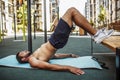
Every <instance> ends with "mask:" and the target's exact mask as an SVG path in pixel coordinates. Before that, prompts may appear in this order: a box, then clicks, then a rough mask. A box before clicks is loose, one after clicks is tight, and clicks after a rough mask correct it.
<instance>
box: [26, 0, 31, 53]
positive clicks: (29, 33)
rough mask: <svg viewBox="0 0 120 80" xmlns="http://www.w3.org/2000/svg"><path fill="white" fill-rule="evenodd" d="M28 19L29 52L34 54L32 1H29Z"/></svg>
mask: <svg viewBox="0 0 120 80" xmlns="http://www.w3.org/2000/svg"><path fill="white" fill-rule="evenodd" d="M27 9H28V11H27V19H28V50H29V51H30V52H31V53H32V35H31V0H27Z"/></svg>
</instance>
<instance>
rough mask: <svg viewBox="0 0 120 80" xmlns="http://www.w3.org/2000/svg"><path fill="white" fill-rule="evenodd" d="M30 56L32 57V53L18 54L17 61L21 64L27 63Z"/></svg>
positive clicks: (23, 52)
mask: <svg viewBox="0 0 120 80" xmlns="http://www.w3.org/2000/svg"><path fill="white" fill-rule="evenodd" d="M29 56H30V52H29V51H27V50H25V51H21V52H18V53H17V54H16V59H17V61H18V62H19V63H27V62H28V57H29Z"/></svg>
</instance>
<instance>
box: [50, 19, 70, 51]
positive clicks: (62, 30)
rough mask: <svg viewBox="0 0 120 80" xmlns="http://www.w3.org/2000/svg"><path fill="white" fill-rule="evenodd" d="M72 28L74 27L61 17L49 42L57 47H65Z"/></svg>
mask: <svg viewBox="0 0 120 80" xmlns="http://www.w3.org/2000/svg"><path fill="white" fill-rule="evenodd" d="M71 29H72V28H70V26H69V25H68V24H67V23H66V22H65V21H64V20H63V19H62V18H61V19H60V21H59V23H58V25H57V26H56V29H55V31H54V33H53V34H52V35H51V37H50V38H49V42H50V43H51V44H52V46H53V47H54V48H56V49H59V48H63V47H64V46H65V45H66V43H67V41H68V38H69V34H70V32H71Z"/></svg>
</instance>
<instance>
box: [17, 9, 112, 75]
mask: <svg viewBox="0 0 120 80" xmlns="http://www.w3.org/2000/svg"><path fill="white" fill-rule="evenodd" d="M73 22H74V23H75V24H76V25H77V26H79V27H81V28H83V29H84V30H86V31H87V32H88V33H89V34H91V36H93V39H94V41H95V42H97V43H100V42H101V41H102V40H103V39H105V38H106V37H108V36H110V35H111V33H112V32H113V31H112V30H108V31H107V30H105V29H104V30H99V31H97V30H95V29H93V28H92V26H91V25H90V24H89V22H88V21H87V20H86V19H85V18H84V16H82V15H81V13H80V12H79V11H78V10H77V9H75V8H73V7H72V8H69V9H68V10H67V12H66V13H65V14H64V15H63V16H62V18H61V19H60V20H59V23H58V25H56V29H55V31H54V33H53V34H52V35H51V37H50V38H49V40H48V41H47V42H46V43H44V44H42V45H41V47H40V48H38V49H37V50H35V51H34V52H33V53H32V54H30V52H29V51H21V52H19V53H18V54H17V55H16V59H17V60H18V62H20V63H26V62H29V63H30V65H31V66H32V67H34V68H39V69H47V70H58V71H69V72H71V73H74V74H77V75H81V74H84V71H83V70H81V69H80V68H76V67H73V66H66V65H58V64H50V63H48V61H49V60H50V59H51V58H65V57H78V56H77V55H74V54H55V52H56V51H57V49H60V48H63V47H64V46H65V44H66V43H67V40H68V38H69V34H70V32H71V29H72V25H73Z"/></svg>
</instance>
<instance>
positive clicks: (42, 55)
mask: <svg viewBox="0 0 120 80" xmlns="http://www.w3.org/2000/svg"><path fill="white" fill-rule="evenodd" d="M55 52H56V49H55V48H54V47H53V46H52V45H51V44H50V43H49V41H48V42H47V43H44V44H43V45H41V47H40V48H38V49H37V50H36V51H35V52H34V53H33V54H32V55H33V57H35V58H37V59H38V60H42V61H49V59H50V58H51V57H52V56H53V55H54V54H55Z"/></svg>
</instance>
